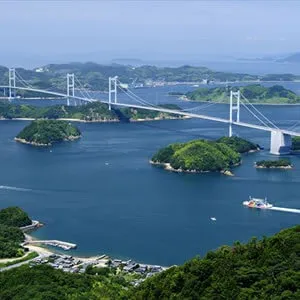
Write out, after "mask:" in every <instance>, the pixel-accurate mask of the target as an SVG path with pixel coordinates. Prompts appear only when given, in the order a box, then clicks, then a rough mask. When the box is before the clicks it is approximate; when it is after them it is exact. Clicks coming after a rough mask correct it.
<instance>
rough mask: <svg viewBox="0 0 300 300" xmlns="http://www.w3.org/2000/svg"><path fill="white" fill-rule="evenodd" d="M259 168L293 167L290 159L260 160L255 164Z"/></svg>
mask: <svg viewBox="0 0 300 300" xmlns="http://www.w3.org/2000/svg"><path fill="white" fill-rule="evenodd" d="M255 166H256V167H257V168H266V169H268V168H290V167H291V166H292V164H291V162H290V161H289V160H288V159H278V160H260V161H257V162H256V163H255Z"/></svg>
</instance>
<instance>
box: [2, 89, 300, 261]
mask: <svg viewBox="0 0 300 300" xmlns="http://www.w3.org/2000/svg"><path fill="white" fill-rule="evenodd" d="M298 87H299V86H298ZM298 87H297V88H298ZM151 91H152V94H150V93H151ZM166 92H167V91H166V89H165V88H158V89H148V90H140V91H139V93H140V94H141V95H143V96H144V97H145V98H147V97H148V99H152V101H157V102H166V101H167V100H168V101H173V102H177V100H175V99H174V98H172V97H167V96H166ZM148 94H149V95H148ZM147 95H148V96H147ZM177 103H178V102H177ZM181 104H182V103H181ZM182 105H183V106H195V104H193V103H184V104H182ZM197 105H198V104H197ZM260 109H261V110H262V111H263V112H264V113H265V114H266V115H267V116H268V117H269V118H271V119H273V120H276V122H277V124H278V125H280V126H281V127H285V128H288V127H289V126H292V125H293V124H294V123H295V122H297V121H298V120H300V107H298V106H295V107H287V106H280V107H279V106H265V107H261V108H260ZM203 112H206V113H208V114H211V115H215V116H223V117H226V116H228V107H227V106H226V105H214V106H212V107H209V108H208V109H206V110H204V111H203ZM241 118H242V120H243V121H252V119H251V117H250V116H249V115H247V114H246V113H245V112H242V116H241ZM26 124H27V122H24V121H1V122H0V166H1V172H0V207H6V206H9V205H18V206H21V207H23V208H24V209H25V210H26V211H28V212H29V214H30V215H31V216H32V217H33V218H34V219H38V220H41V221H42V222H44V223H45V224H46V226H44V227H43V228H41V229H39V230H38V231H36V232H35V233H34V235H35V236H37V237H39V238H47V239H48V238H49V239H52V238H55V239H61V240H66V241H71V242H75V243H77V244H78V249H77V250H76V251H74V253H75V254H78V255H92V254H103V253H105V254H109V255H112V256H115V257H121V258H133V259H135V260H137V261H141V262H147V263H154V264H162V265H170V264H179V263H182V262H184V261H185V260H186V259H189V258H191V257H193V256H195V255H197V254H200V255H204V254H205V253H206V252H207V251H208V250H211V249H215V248H217V247H218V246H220V245H222V244H231V243H232V242H233V241H235V240H240V241H247V240H248V239H249V238H251V237H252V236H262V235H271V234H274V233H276V232H278V231H279V230H280V229H282V228H286V227H289V226H293V225H295V224H299V220H300V215H297V214H292V213H281V212H273V211H256V210H251V209H247V208H245V207H243V206H242V204H241V203H242V201H243V200H245V199H246V198H248V196H249V195H252V196H257V197H265V196H267V197H268V198H269V201H270V202H271V203H274V204H276V206H282V207H291V208H300V198H299V185H300V156H290V158H291V160H292V163H293V164H294V165H295V168H294V169H293V170H276V171H265V170H256V169H255V168H254V167H253V164H254V162H255V161H256V160H258V159H268V158H270V157H271V155H270V154H269V153H268V151H267V150H265V151H262V152H260V153H255V154H251V155H245V156H244V157H243V164H242V166H240V167H238V168H236V169H235V170H234V173H235V177H226V176H223V175H220V174H204V175H191V174H175V173H169V172H166V171H164V170H162V169H158V168H155V167H152V166H151V165H149V163H148V160H149V158H150V157H151V155H152V154H153V153H154V152H155V151H156V150H157V149H159V148H160V147H162V146H164V145H167V144H169V143H173V142H179V141H187V140H191V139H195V138H217V137H220V136H223V135H226V134H227V132H228V129H227V127H226V126H224V125H223V124H219V123H213V122H208V121H201V120H195V119H191V120H172V121H156V122H145V123H131V124H78V126H79V127H80V129H81V130H82V132H83V138H82V139H81V140H80V141H76V142H73V143H64V144H59V145H56V146H55V147H53V148H52V150H51V151H50V149H37V148H32V147H30V146H27V145H21V144H18V143H15V142H14V140H13V137H14V136H15V135H16V134H17V133H18V132H19V131H20V130H21V129H22V128H23V127H24V126H25V125H26ZM298 129H299V130H300V128H299V127H298ZM235 133H236V134H238V135H240V136H242V137H245V138H248V139H251V140H252V141H254V142H257V143H259V144H261V145H263V146H265V147H266V148H268V147H269V135H268V134H267V133H264V132H260V131H255V130H248V129H246V128H236V129H235ZM210 217H216V219H217V221H216V222H213V221H211V220H210Z"/></svg>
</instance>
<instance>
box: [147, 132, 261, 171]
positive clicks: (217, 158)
mask: <svg viewBox="0 0 300 300" xmlns="http://www.w3.org/2000/svg"><path fill="white" fill-rule="evenodd" d="M257 150H259V147H258V145H255V144H253V143H251V142H249V141H246V140H244V139H242V138H239V137H230V138H229V137H223V138H220V139H218V140H216V141H207V140H193V141H190V142H187V143H175V144H171V145H168V146H167V147H164V148H162V149H160V150H159V151H158V152H157V153H155V154H154V155H153V157H152V159H151V161H150V163H151V164H153V165H159V166H163V167H164V168H165V169H166V170H170V171H174V172H187V173H201V172H223V173H224V174H227V175H232V173H231V172H230V168H232V167H234V166H237V165H239V164H240V163H241V155H240V154H241V153H246V152H251V151H257Z"/></svg>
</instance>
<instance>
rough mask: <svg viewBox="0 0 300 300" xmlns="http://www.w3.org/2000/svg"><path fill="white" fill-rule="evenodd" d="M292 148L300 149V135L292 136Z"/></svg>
mask: <svg viewBox="0 0 300 300" xmlns="http://www.w3.org/2000/svg"><path fill="white" fill-rule="evenodd" d="M292 150H294V151H299V150H300V136H295V137H293V138H292Z"/></svg>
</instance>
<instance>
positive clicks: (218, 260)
mask: <svg viewBox="0 0 300 300" xmlns="http://www.w3.org/2000/svg"><path fill="white" fill-rule="evenodd" d="M299 249H300V226H299V225H298V226H296V227H293V228H290V229H287V230H283V231H281V232H280V233H278V234H276V235H275V236H273V237H270V238H263V239H262V240H261V241H258V240H257V239H256V238H253V239H252V240H251V241H249V242H248V243H247V244H241V243H239V242H235V243H234V245H233V246H232V247H229V246H222V247H221V248H219V249H218V250H216V251H214V252H212V251H211V252H209V253H207V255H206V256H205V257H204V258H202V259H201V258H199V257H196V258H194V259H192V260H190V261H188V262H186V263H185V264H184V265H183V266H179V267H172V268H171V269H169V270H167V271H165V272H163V273H161V274H159V275H157V276H155V277H152V278H149V279H148V280H146V281H145V282H144V283H142V284H141V285H140V286H139V287H138V289H137V290H134V292H133V293H132V294H131V295H132V298H133V299H149V300H150V299H178V300H179V299H237V300H244V299H249V300H250V299H300V268H299V266H300V252H299V251H300V250H299Z"/></svg>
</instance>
